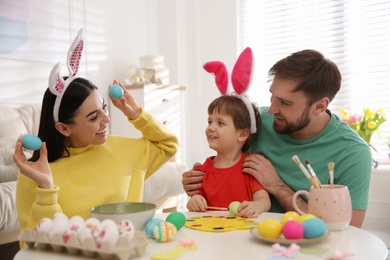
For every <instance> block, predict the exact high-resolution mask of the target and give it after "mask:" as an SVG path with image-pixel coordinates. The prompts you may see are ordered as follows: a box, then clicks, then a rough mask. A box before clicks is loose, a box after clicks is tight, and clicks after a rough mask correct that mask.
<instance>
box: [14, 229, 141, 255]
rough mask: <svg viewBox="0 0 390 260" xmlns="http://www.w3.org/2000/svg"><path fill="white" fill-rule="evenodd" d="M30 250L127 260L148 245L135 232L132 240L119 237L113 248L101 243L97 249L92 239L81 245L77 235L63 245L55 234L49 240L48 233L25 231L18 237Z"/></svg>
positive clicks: (139, 233)
mask: <svg viewBox="0 0 390 260" xmlns="http://www.w3.org/2000/svg"><path fill="white" fill-rule="evenodd" d="M20 240H23V241H24V242H25V243H26V244H27V246H28V247H29V248H30V249H39V250H53V251H54V252H64V251H65V252H68V253H70V254H82V255H84V256H86V257H97V256H98V257H100V258H102V259H120V260H128V259H130V258H131V256H132V255H133V254H134V253H135V254H136V255H137V257H140V256H142V255H143V254H144V252H145V249H146V246H147V244H148V243H149V240H148V238H147V237H146V234H145V232H143V231H136V234H135V236H134V238H133V239H130V238H129V237H126V236H123V237H119V240H118V243H117V244H116V245H115V246H113V245H112V244H111V243H110V242H109V241H105V242H103V243H102V245H101V247H99V248H98V246H97V244H96V242H95V240H94V239H93V238H86V239H85V240H84V241H83V243H82V244H81V243H80V241H79V238H78V236H77V235H73V236H71V237H70V238H69V240H68V241H67V242H66V243H65V242H64V241H63V238H62V236H61V235H60V234H55V235H54V236H53V237H52V238H51V239H49V236H48V233H47V232H44V231H40V232H38V233H37V234H36V235H35V233H34V231H33V230H31V229H26V230H25V231H24V232H23V233H22V235H21V236H20Z"/></svg>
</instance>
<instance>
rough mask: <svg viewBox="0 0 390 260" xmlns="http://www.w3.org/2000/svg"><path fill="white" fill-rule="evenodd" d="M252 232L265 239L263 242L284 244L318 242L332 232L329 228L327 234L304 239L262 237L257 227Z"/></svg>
mask: <svg viewBox="0 0 390 260" xmlns="http://www.w3.org/2000/svg"><path fill="white" fill-rule="evenodd" d="M250 232H251V235H252V236H254V237H255V238H257V239H259V240H261V241H263V242H266V243H272V244H274V243H279V244H282V245H287V244H292V243H295V244H298V245H304V244H311V243H317V242H320V241H322V240H324V239H325V238H327V237H328V236H329V235H330V232H329V230H326V232H325V234H324V235H322V236H320V237H316V238H302V239H285V238H283V237H280V238H275V239H274V238H265V237H262V236H261V235H260V234H259V232H258V231H257V228H253V229H251V230H250Z"/></svg>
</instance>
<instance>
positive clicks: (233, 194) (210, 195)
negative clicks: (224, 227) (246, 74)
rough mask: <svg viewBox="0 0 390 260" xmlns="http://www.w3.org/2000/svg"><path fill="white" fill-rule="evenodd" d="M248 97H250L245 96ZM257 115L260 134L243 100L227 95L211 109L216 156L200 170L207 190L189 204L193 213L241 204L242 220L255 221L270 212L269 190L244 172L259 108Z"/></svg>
mask: <svg viewBox="0 0 390 260" xmlns="http://www.w3.org/2000/svg"><path fill="white" fill-rule="evenodd" d="M245 98H246V97H245ZM252 109H253V111H254V112H255V113H254V114H255V118H256V131H255V132H254V133H251V130H250V129H251V118H250V114H249V112H248V107H247V106H246V105H245V103H244V102H243V101H242V99H241V98H239V97H238V96H234V95H224V96H221V97H219V98H217V99H215V100H214V101H213V102H211V104H210V105H209V107H208V114H209V117H208V126H207V128H206V131H205V133H206V138H207V142H208V143H209V147H210V148H211V149H213V150H215V151H216V152H217V155H216V156H212V157H209V158H207V159H206V161H205V162H204V164H203V165H202V166H200V167H199V168H197V170H202V171H204V172H205V177H204V179H203V188H202V189H201V190H200V194H199V195H194V196H192V197H191V199H190V200H189V201H188V203H187V208H188V209H189V210H190V211H206V210H207V207H208V206H212V207H224V208H227V207H229V204H230V203H231V202H232V201H239V202H241V205H240V206H239V208H238V211H239V213H238V214H237V216H239V217H248V218H255V217H257V216H258V215H259V214H260V213H262V212H264V211H268V210H269V208H270V206H271V202H270V198H269V196H268V193H267V191H265V190H264V189H263V188H262V187H261V185H260V184H259V183H258V182H257V181H256V179H255V178H253V177H252V176H251V175H249V174H245V173H243V172H242V163H243V162H244V159H245V158H246V157H247V156H248V154H247V153H245V152H244V151H246V150H247V149H248V148H249V146H250V145H251V143H252V141H253V140H254V138H255V136H256V133H257V129H259V127H260V124H261V119H260V113H259V110H258V108H257V107H256V106H255V105H254V104H252Z"/></svg>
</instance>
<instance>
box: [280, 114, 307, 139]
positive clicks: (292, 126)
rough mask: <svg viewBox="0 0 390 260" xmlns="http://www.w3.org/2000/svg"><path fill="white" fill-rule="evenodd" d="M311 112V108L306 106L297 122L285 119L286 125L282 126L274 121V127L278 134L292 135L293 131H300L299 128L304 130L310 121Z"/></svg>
mask: <svg viewBox="0 0 390 260" xmlns="http://www.w3.org/2000/svg"><path fill="white" fill-rule="evenodd" d="M309 112H310V108H306V109H305V110H304V111H303V113H302V116H301V117H300V118H299V119H298V120H297V121H296V122H295V123H289V122H287V121H285V122H286V126H285V127H281V126H280V125H277V124H276V123H275V121H274V123H273V128H274V130H275V132H276V133H278V134H286V135H290V134H292V133H295V132H298V131H299V130H302V129H303V128H305V127H306V126H307V125H308V124H309V123H310V118H309ZM275 116H277V115H275Z"/></svg>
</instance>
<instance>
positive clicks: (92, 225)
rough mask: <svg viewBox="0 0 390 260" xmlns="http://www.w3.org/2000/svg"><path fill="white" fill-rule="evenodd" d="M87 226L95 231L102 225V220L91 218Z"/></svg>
mask: <svg viewBox="0 0 390 260" xmlns="http://www.w3.org/2000/svg"><path fill="white" fill-rule="evenodd" d="M84 224H85V226H86V227H87V228H89V229H92V230H95V229H97V228H98V227H99V225H100V220H98V219H97V218H89V219H87V220H86V221H85V222H84Z"/></svg>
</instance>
